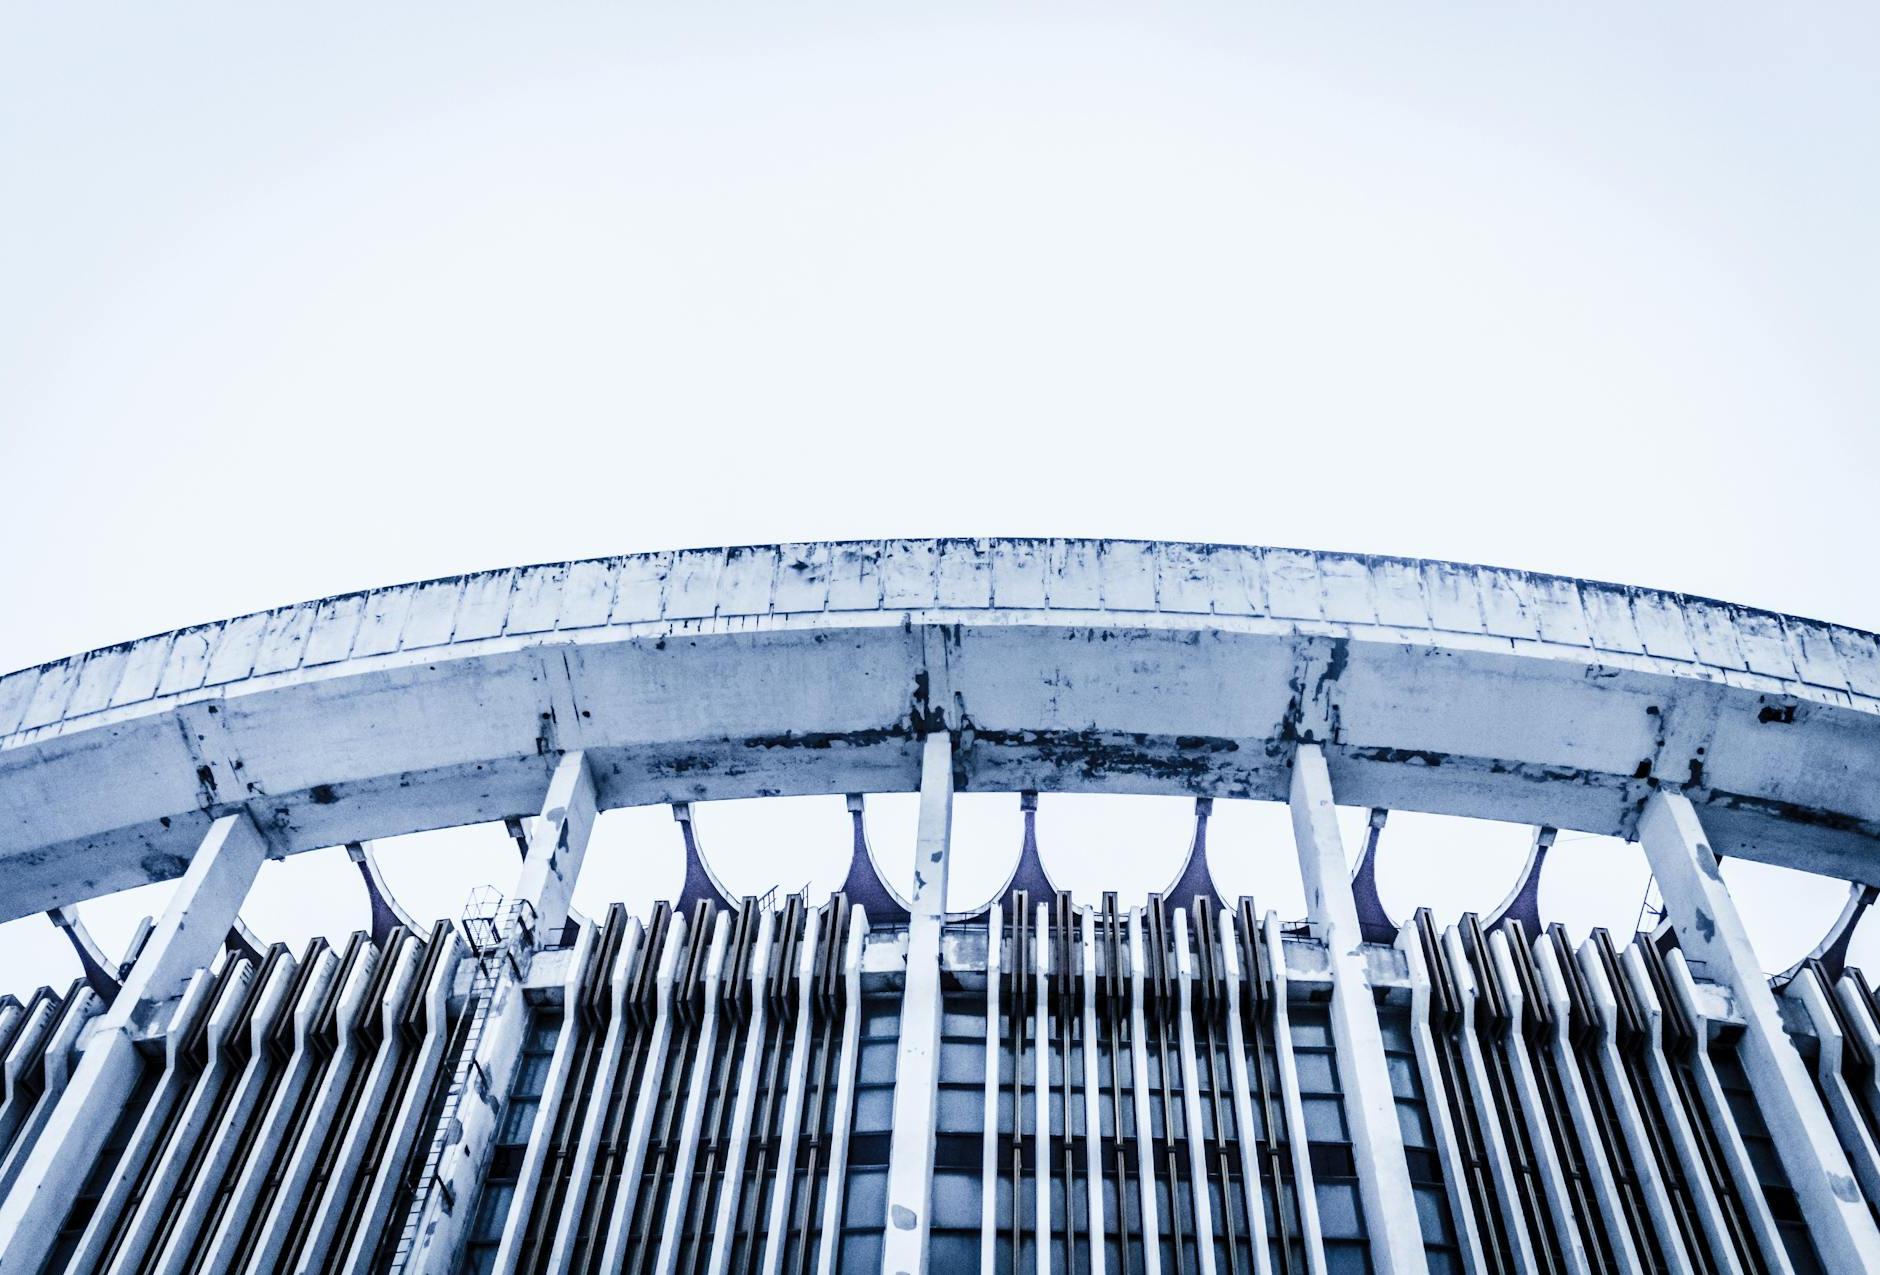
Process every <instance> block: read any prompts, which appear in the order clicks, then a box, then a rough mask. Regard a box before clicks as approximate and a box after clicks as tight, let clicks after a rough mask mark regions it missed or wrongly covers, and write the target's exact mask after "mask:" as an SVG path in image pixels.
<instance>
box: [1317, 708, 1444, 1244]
mask: <svg viewBox="0 0 1880 1275" xmlns="http://www.w3.org/2000/svg"><path fill="white" fill-rule="evenodd" d="M1291 804H1292V823H1293V839H1294V841H1295V842H1296V843H1297V847H1298V851H1299V873H1300V876H1301V877H1302V878H1303V879H1304V882H1305V887H1306V914H1307V918H1308V919H1309V920H1310V921H1311V923H1312V929H1313V932H1314V933H1315V934H1317V935H1318V936H1319V938H1320V939H1321V940H1323V942H1324V943H1325V947H1326V951H1327V954H1328V956H1329V957H1330V960H1331V969H1332V1003H1331V1006H1330V1013H1331V1020H1332V1043H1333V1044H1334V1045H1335V1046H1336V1047H1337V1049H1338V1071H1339V1075H1340V1076H1341V1077H1342V1078H1343V1079H1344V1085H1345V1118H1346V1120H1347V1121H1349V1123H1350V1125H1351V1142H1352V1148H1353V1150H1354V1152H1355V1153H1356V1155H1357V1157H1358V1163H1359V1164H1361V1165H1364V1166H1366V1170H1365V1172H1364V1173H1363V1174H1361V1175H1360V1176H1359V1178H1358V1193H1359V1197H1360V1198H1361V1199H1362V1200H1363V1202H1364V1223H1365V1230H1366V1231H1367V1233H1368V1234H1369V1236H1370V1240H1371V1260H1372V1262H1373V1264H1374V1265H1375V1266H1376V1268H1377V1270H1378V1272H1379V1275H1406V1273H1407V1272H1413V1271H1424V1270H1427V1269H1428V1262H1427V1260H1426V1259H1425V1258H1424V1255H1423V1232H1422V1229H1421V1228H1420V1227H1419V1225H1418V1223H1417V1203H1416V1194H1415V1193H1414V1192H1413V1191H1412V1190H1411V1188H1410V1168H1409V1165H1408V1163H1407V1162H1406V1161H1405V1159H1404V1150H1403V1132H1402V1130H1401V1128H1400V1127H1399V1126H1398V1124H1397V1099H1396V1096H1395V1094H1394V1093H1393V1092H1392V1090H1391V1085H1390V1072H1389V1070H1388V1068H1387V1066H1386V1063H1385V1059H1384V1039H1383V1036H1382V1034H1381V1033H1380V1032H1379V1030H1378V1025H1377V1005H1376V1002H1375V1001H1374V1000H1373V998H1372V995H1371V984H1370V979H1369V977H1368V976H1367V975H1366V973H1365V969H1364V952H1363V950H1362V946H1361V944H1362V939H1361V936H1360V931H1359V928H1358V907H1357V903H1356V901H1355V900H1354V899H1353V897H1352V893H1351V861H1350V860H1349V859H1348V858H1346V856H1345V843H1344V841H1343V839H1342V838H1341V837H1340V836H1339V832H1338V819H1337V810H1336V807H1335V806H1334V805H1333V802H1332V780H1331V775H1330V773H1329V772H1328V771H1327V770H1326V768H1325V754H1324V752H1323V751H1321V750H1320V748H1319V746H1318V745H1317V744H1301V745H1299V749H1298V752H1297V753H1296V754H1295V755H1294V757H1293V773H1292V802H1291Z"/></svg>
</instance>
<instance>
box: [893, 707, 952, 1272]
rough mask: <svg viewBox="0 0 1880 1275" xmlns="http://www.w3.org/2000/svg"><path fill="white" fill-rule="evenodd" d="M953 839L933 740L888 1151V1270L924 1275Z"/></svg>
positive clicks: (943, 741)
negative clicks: (942, 939) (942, 948)
mask: <svg viewBox="0 0 1880 1275" xmlns="http://www.w3.org/2000/svg"><path fill="white" fill-rule="evenodd" d="M952 834H953V737H952V735H950V734H949V733H947V732H945V731H935V732H934V733H932V734H931V735H928V736H927V738H926V741H925V742H924V743H923V744H922V746H921V755H920V831H919V835H918V837H917V838H916V840H915V843H914V895H913V899H912V901H911V902H910V903H909V904H908V912H909V913H910V914H911V919H910V921H909V922H908V927H907V990H906V992H905V993H904V994H903V996H902V999H901V1045H900V1053H899V1055H898V1057H897V1059H896V1062H895V1072H894V1133H893V1139H894V1141H893V1143H892V1144H891V1145H890V1147H889V1149H888V1225H887V1230H886V1234H885V1238H884V1240H883V1243H882V1254H881V1269H882V1270H883V1271H885V1272H893V1275H922V1273H923V1272H925V1271H926V1269H927V1235H928V1232H929V1231H930V1230H931V1229H932V1225H933V1218H932V1213H933V1210H932V1208H931V1207H930V1203H931V1200H932V1197H933V1157H934V1108H935V1105H936V1103H937V1102H938V1101H939V1092H940V1091H939V1066H940V929H941V927H942V926H943V925H944V924H945V923H946V916H947V860H948V858H949V857H950V855H949V853H948V844H949V842H950V841H951V839H952Z"/></svg>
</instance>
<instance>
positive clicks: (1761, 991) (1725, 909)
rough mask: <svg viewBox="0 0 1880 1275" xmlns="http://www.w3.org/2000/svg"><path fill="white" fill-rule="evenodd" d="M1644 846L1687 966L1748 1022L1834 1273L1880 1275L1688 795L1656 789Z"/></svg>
mask: <svg viewBox="0 0 1880 1275" xmlns="http://www.w3.org/2000/svg"><path fill="white" fill-rule="evenodd" d="M1638 833H1639V841H1640V842H1641V843H1642V844H1643V845H1644V847H1645V857H1646V858H1647V859H1648V860H1649V861H1650V862H1651V866H1652V872H1653V873H1654V874H1656V876H1657V878H1658V890H1659V893H1660V894H1662V895H1663V896H1664V904H1665V912H1666V915H1667V916H1669V917H1670V919H1671V924H1672V926H1673V927H1674V928H1675V929H1676V931H1677V935H1678V947H1679V950H1681V951H1682V952H1683V953H1684V957H1685V959H1686V960H1687V961H1690V962H1697V961H1702V962H1703V963H1704V972H1705V974H1706V975H1707V976H1708V977H1709V978H1712V979H1714V980H1716V981H1717V982H1720V983H1722V984H1724V985H1725V986H1727V987H1728V988H1729V989H1730V994H1731V996H1732V997H1734V998H1735V1001H1736V1006H1737V1009H1738V1011H1739V1012H1740V1013H1741V1014H1742V1015H1743V1024H1744V1026H1743V1038H1742V1041H1741V1043H1740V1044H1739V1045H1738V1052H1739V1055H1740V1057H1741V1059H1742V1062H1743V1070H1744V1071H1745V1072H1746V1073H1748V1075H1749V1082H1750V1087H1751V1088H1752V1089H1754V1090H1755V1093H1756V1102H1757V1104H1758V1105H1759V1106H1760V1107H1761V1108H1762V1114H1763V1120H1764V1122H1765V1123H1767V1124H1768V1126H1769V1136H1770V1137H1771V1138H1772V1139H1773V1140H1774V1142H1775V1148H1776V1154H1777V1155H1778V1156H1780V1157H1781V1160H1782V1167H1783V1169H1784V1170H1785V1171H1786V1172H1787V1173H1788V1177H1789V1181H1790V1183H1791V1184H1792V1185H1793V1186H1794V1188H1795V1195H1796V1198H1797V1200H1798V1201H1799V1202H1800V1204H1801V1206H1802V1212H1803V1214H1804V1215H1805V1216H1806V1217H1807V1219H1808V1229H1809V1233H1810V1234H1811V1235H1812V1236H1813V1238H1814V1241H1815V1246H1816V1247H1817V1248H1818V1249H1819V1250H1820V1251H1821V1257H1822V1260H1823V1261H1824V1262H1825V1263H1826V1264H1827V1266H1828V1267H1829V1269H1831V1270H1837V1271H1880V1230H1876V1229H1875V1226H1874V1222H1873V1217H1872V1215H1871V1214H1869V1213H1868V1211H1867V1204H1866V1201H1865V1200H1863V1199H1862V1198H1861V1193H1860V1187H1859V1186H1858V1185H1857V1184H1856V1183H1855V1180H1854V1173H1853V1169H1852V1168H1851V1167H1850V1166H1849V1164H1848V1161H1847V1155H1846V1153H1845V1152H1843V1151H1842V1150H1841V1144H1840V1143H1839V1142H1837V1141H1836V1140H1835V1136H1834V1127H1833V1125H1832V1124H1831V1123H1829V1120H1828V1113H1827V1111H1826V1110H1825V1109H1823V1107H1822V1105H1821V1100H1820V1098H1818V1097H1817V1096H1816V1093H1815V1085H1814V1080H1813V1078H1812V1077H1810V1076H1809V1074H1808V1066H1807V1064H1806V1063H1804V1062H1803V1061H1802V1056H1801V1055H1800V1054H1799V1053H1797V1052H1796V1051H1795V1048H1794V1046H1792V1045H1791V1044H1790V1043H1789V1041H1788V1037H1787V1035H1786V1034H1785V1033H1784V1031H1783V1029H1782V1014H1781V1011H1780V1010H1779V1009H1778V1008H1777V1006H1776V998H1775V994H1774V993H1773V992H1771V991H1770V990H1769V980H1768V978H1767V976H1765V975H1764V974H1763V969H1762V963H1761V962H1760V961H1758V960H1757V958H1756V951H1755V949H1754V948H1753V947H1752V946H1751V945H1750V941H1749V934H1748V932H1747V931H1746V930H1744V928H1743V921H1742V918H1740V917H1739V916H1738V915H1737V911H1736V903H1735V902H1734V901H1733V900H1732V899H1731V898H1730V892H1729V890H1727V889H1726V888H1725V887H1724V884H1723V874H1722V873H1720V872H1719V871H1718V870H1717V856H1716V855H1715V854H1714V853H1712V852H1711V849H1710V843H1709V842H1708V840H1707V839H1706V838H1705V836H1704V829H1703V825H1701V824H1700V823H1699V822H1698V820H1697V811H1696V810H1694V809H1693V808H1692V807H1691V803H1690V801H1689V799H1687V798H1686V797H1684V796H1683V794H1681V793H1670V792H1656V793H1653V794H1652V795H1651V797H1650V798H1649V799H1648V800H1647V801H1646V803H1645V811H1644V813H1643V814H1642V815H1641V816H1640V818H1639V827H1638Z"/></svg>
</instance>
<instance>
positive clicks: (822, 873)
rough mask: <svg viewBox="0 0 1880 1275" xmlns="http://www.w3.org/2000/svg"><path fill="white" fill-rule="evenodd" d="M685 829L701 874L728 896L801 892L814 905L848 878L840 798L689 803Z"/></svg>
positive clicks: (847, 825) (848, 838)
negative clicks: (701, 863) (695, 839)
mask: <svg viewBox="0 0 1880 1275" xmlns="http://www.w3.org/2000/svg"><path fill="white" fill-rule="evenodd" d="M667 818H668V819H670V818H671V815H670V814H668V815H667ZM692 826H693V831H694V833H695V834H696V835H697V837H698V843H699V850H700V852H701V857H702V858H703V859H704V862H705V868H706V871H707V872H708V873H710V874H711V875H712V877H713V879H714V880H715V881H716V882H717V883H718V886H719V888H720V889H722V890H723V891H724V892H725V894H726V895H727V896H728V897H729V898H730V899H732V900H733V901H736V900H738V899H741V898H743V897H744V896H746V895H750V896H752V897H756V898H763V897H765V896H767V895H770V896H772V898H773V900H774V901H780V900H782V899H783V898H785V897H787V896H788V895H792V894H796V893H799V892H801V893H802V894H803V895H804V896H805V897H806V898H807V899H808V900H810V901H811V902H812V903H820V902H821V901H822V900H823V899H825V898H827V897H828V896H829V894H830V893H831V892H832V891H834V890H836V889H837V888H839V887H840V886H841V884H842V880H843V878H844V877H846V876H847V875H848V871H849V848H850V846H851V844H852V843H853V841H854V833H853V830H852V829H853V825H852V821H851V820H850V817H849V810H848V804H847V802H846V801H845V800H844V799H843V798H842V797H841V796H840V795H830V794H823V795H817V796H810V797H745V798H739V799H737V800H732V801H695V802H693V803H692ZM773 891H774V892H775V893H774V895H772V892H773Z"/></svg>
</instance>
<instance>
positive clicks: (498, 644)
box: [0, 540, 1880, 920]
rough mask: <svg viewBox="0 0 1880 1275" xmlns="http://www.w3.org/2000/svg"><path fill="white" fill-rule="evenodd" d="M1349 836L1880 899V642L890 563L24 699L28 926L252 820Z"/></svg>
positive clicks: (328, 825)
mask: <svg viewBox="0 0 1880 1275" xmlns="http://www.w3.org/2000/svg"><path fill="white" fill-rule="evenodd" d="M939 726H945V727H946V728H948V729H950V730H952V731H954V732H956V733H957V737H958V739H959V741H960V748H959V753H958V755H957V757H956V759H955V779H956V785H957V787H958V788H959V789H961V790H962V791H1021V790H1027V789H1030V790H1052V791H1088V792H1127V793H1150V794H1154V793H1161V794H1185V795H1190V796H1233V797H1256V798H1265V799H1280V798H1282V797H1284V796H1285V794H1286V791H1287V760H1288V759H1289V758H1290V757H1291V755H1292V752H1291V750H1292V747H1293V745H1294V744H1296V743H1298V742H1302V741H1303V742H1311V743H1316V744H1319V745H1321V746H1322V748H1323V750H1324V754H1325V758H1326V763H1327V766H1328V767H1329V769H1330V772H1331V776H1332V779H1333V781H1334V782H1335V783H1336V784H1337V787H1338V791H1339V793H1340V794H1341V797H1342V798H1343V799H1345V800H1347V801H1350V802H1353V803H1356V804H1362V805H1368V806H1372V807H1378V808H1389V809H1404V810H1423V811H1432V812H1436V813H1446V814H1462V815H1473V816H1477V817H1486V818H1496V819H1503V820H1509V821H1518V822H1524V823H1529V824H1535V825H1542V824H1545V825H1547V826H1550V827H1558V828H1568V829H1574V830H1578V831H1585V832H1593V833H1601V834H1607V835H1621V836H1629V835H1631V834H1632V833H1633V832H1634V831H1635V829H1636V823H1637V818H1638V811H1639V809H1640V807H1641V805H1642V803H1643V801H1644V800H1645V799H1646V797H1647V796H1649V795H1650V794H1651V793H1652V792H1653V791H1656V790H1659V789H1666V790H1670V791H1675V792H1678V793H1679V794H1681V795H1683V796H1685V797H1687V798H1688V799H1689V800H1690V801H1691V802H1692V803H1693V805H1694V806H1695V807H1696V808H1697V809H1698V811H1699V812H1700V813H1701V814H1702V816H1703V819H1704V823H1705V827H1706V828H1707V829H1709V830H1710V833H1711V835H1712V838H1713V841H1714V843H1715V845H1716V847H1717V849H1718V850H1720V851H1722V852H1725V853H1729V854H1733V855H1739V856H1742V857H1745V858H1757V859H1763V860H1766V861H1776V862H1782V863H1786V864H1789V865H1791V866H1795V867H1800V868H1803V869H1805V870H1808V871H1813V872H1820V873H1825V874H1829V875H1835V876H1840V877H1843V878H1846V879H1851V880H1865V881H1876V882H1880V853H1876V844H1875V840H1876V837H1880V784H1876V783H1874V782H1872V779H1873V777H1874V776H1875V775H1877V774H1880V640H1876V639H1875V638H1874V636H1873V635H1871V634H1867V633H1862V632H1858V631H1855V630H1852V629H1847V628H1841V627H1837V626H1833V625H1826V624H1820V623H1816V622H1814V621H1810V620H1802V619H1797V618H1793V617H1787V616H1779V615H1773V614H1771V613H1769V612H1765V611H1758V610H1754V609H1751V608H1745V607H1738V606H1731V605H1726V604H1723V603H1717V602H1710V601H1707V600H1703V599H1698V598H1690V597H1683V596H1680V595H1675V594H1666V593H1660V592H1655V591H1652V590H1643V589H1630V588H1623V587H1619V586H1613V585H1604V584H1596V583H1592V582H1587V581H1575V580H1568V579H1562V578H1560V577H1554V576H1542V575H1534V574H1529V573H1524V572H1517V571H1507V570H1500V569H1496V568H1488V567H1467V566H1459V565H1456V564H1452V563H1440V562H1417V561H1410V560H1405V559H1399V558H1369V557H1355V556H1351V555H1345V554H1314V553H1308V552H1303V551H1298V550H1288V549H1252V548H1238V547H1224V546H1207V545H1190V544H1160V543H1145V542H1140V541H1095V540H892V541H867V542H845V543H836V544H797V545H783V546H769V547H761V548H733V549H712V550H686V551H682V552H677V553H659V554H646V555H640V556H635V557H626V558H610V559H600V560H595V561H590V562H575V563H558V564H550V565H545V566H538V567H525V568H518V569H514V570H504V571H495V572H484V573H480V574H477V575H472V576H464V577H460V578H456V579H449V580H435V581H429V582H426V583H423V584H415V585H405V586H400V587H397V588H389V589H380V590H375V591H373V592H370V593H360V594H349V595H346V596H344V597H338V598H330V599H327V600H325V601H322V602H312V603H305V604H301V605H298V606H290V607H283V608H281V609H279V610H276V611H272V612H267V613H263V614H257V615H251V616H243V617H239V618H237V619H234V620H229V621H226V622H222V623H216V624H209V625H203V626H199V627H196V628H191V629H186V630H182V631H179V632H176V633H169V634H162V635H159V636H156V637H152V638H146V639H143V640H141V641H137V642H130V643H125V644H122V645H119V646H115V647H110V648H106V649H103V650H99V651H94V652H91V653H90V654H87V655H83V656H76V657H73V658H71V659H68V660H61V661H57V662H55V663H52V664H47V665H44V666H42V667H39V668H33V669H26V670H22V671H21V672H19V673H15V674H11V675H9V676H7V677H4V678H0V869H3V870H4V871H5V872H6V874H7V878H6V879H7V881H8V885H9V889H8V891H7V894H6V898H5V900H4V903H0V920H4V919H10V918H11V917H14V916H20V915H24V914H26V913H28V912H33V911H40V910H44V909H45V908H48V907H53V906H57V905H58V904H61V903H68V902H73V901H76V900H80V899H84V898H89V897H92V896H94V895H98V894H103V893H107V892H110V891H112V890H117V889H122V888H126V887H129V886H134V885H139V884H143V883H145V882H148V881H152V880H160V879H164V878H166V877H172V876H175V875H177V874H178V873H180V872H181V870H182V867H183V865H184V864H185V863H186V862H187V860H188V857H189V855H190V854H191V853H193V850H194V847H195V846H196V844H197V843H198V842H199V840H200V838H201V837H202V835H203V834H204V832H205V831H206V829H207V827H208V825H209V823H210V821H211V820H212V819H214V818H216V817H218V816H220V815H223V814H227V813H231V812H233V811H236V810H242V811H245V812H247V813H248V814H250V815H251V816H252V817H253V818H254V821H255V823H256V826H257V827H259V828H260V829H261V830H262V833H263V835H264V836H265V837H266V838H267V839H268V842H269V848H270V851H271V853H273V854H276V855H281V854H289V853H294V852H298V851H303V850H310V849H317V848H320V847H324V846H333V845H343V844H345V843H347V842H349V841H363V840H367V839H370V838H374V837H386V836H392V835H397V834H400V833H407V832H415V831H420V830H423V829H427V828H435V827H445V826H451V825H456V824H463V823H472V822H481V821H484V820H489V819H498V818H503V817H505V816H507V815H510V814H513V813H514V812H515V811H517V810H529V809H533V808H535V806H536V805H537V804H538V803H539V802H540V800H541V798H542V795H543V793H544V792H545V791H546V790H547V786H548V780H549V775H550V774H551V772H552V771H553V768H554V766H555V763H556V759H557V758H559V757H560V756H561V754H562V753H564V752H566V751H571V750H576V749H580V750H585V751H586V753H587V755H588V757H589V758H590V760H591V762H592V764H593V769H594V776H595V783H596V786H597V798H598V802H599V805H600V806H601V807H602V808H612V807H616V806H625V805H640V804H649V803H655V802H675V801H678V802H683V801H693V800H708V799H714V798H725V797H745V796H757V795H788V794H798V793H829V792H887V791H909V790H912V789H913V788H915V787H916V784H917V780H918V770H919V763H918V753H919V748H918V742H917V741H918V737H919V736H920V735H921V734H922V733H923V732H925V731H927V730H929V729H932V728H936V727H939Z"/></svg>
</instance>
